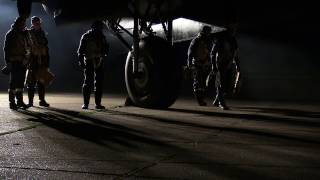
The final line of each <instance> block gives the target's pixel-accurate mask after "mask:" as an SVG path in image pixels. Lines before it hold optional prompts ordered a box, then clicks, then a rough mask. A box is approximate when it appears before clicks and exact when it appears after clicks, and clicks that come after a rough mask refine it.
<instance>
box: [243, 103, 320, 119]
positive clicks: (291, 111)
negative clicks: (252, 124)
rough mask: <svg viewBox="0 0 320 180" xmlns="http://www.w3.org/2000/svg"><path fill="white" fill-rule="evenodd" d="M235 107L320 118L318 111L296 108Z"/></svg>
mask: <svg viewBox="0 0 320 180" xmlns="http://www.w3.org/2000/svg"><path fill="white" fill-rule="evenodd" d="M237 109H239V110H246V111H256V112H261V113H276V114H280V115H285V116H292V117H302V118H320V112H314V111H303V110H297V109H287V108H268V107H252V106H245V107H237Z"/></svg>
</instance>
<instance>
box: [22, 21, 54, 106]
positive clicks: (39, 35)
mask: <svg viewBox="0 0 320 180" xmlns="http://www.w3.org/2000/svg"><path fill="white" fill-rule="evenodd" d="M28 32H29V34H28V35H29V38H30V41H31V44H32V51H31V58H30V62H29V65H28V73H27V77H26V85H27V89H28V98H29V103H28V106H29V107H31V106H33V98H34V93H35V89H36V86H37V90H38V95H39V106H43V107H49V106H50V105H49V104H48V103H47V102H46V100H45V85H44V84H43V83H42V82H40V80H39V79H40V78H41V77H39V76H41V73H40V71H42V70H46V69H48V68H49V48H48V39H47V37H46V34H45V32H44V31H43V30H42V28H41V19H40V18H39V17H37V16H33V17H32V18H31V28H30V30H29V31H28Z"/></svg>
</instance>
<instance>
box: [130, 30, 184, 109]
mask: <svg viewBox="0 0 320 180" xmlns="http://www.w3.org/2000/svg"><path fill="white" fill-rule="evenodd" d="M132 59H133V53H131V52H129V54H128V57H127V61H126V66H125V81H126V88H127V92H128V95H129V97H130V99H131V100H132V102H133V103H134V104H135V105H137V106H140V107H145V108H160V109H162V108H168V107H169V106H171V105H172V104H173V103H174V102H175V100H176V99H177V97H178V94H179V90H180V84H181V80H182V71H181V70H182V69H181V67H180V66H179V63H178V61H177V59H176V58H175V56H174V51H173V49H172V46H171V45H170V44H169V43H168V42H167V41H166V40H164V39H162V38H160V37H157V36H150V37H146V38H144V39H142V40H140V43H139V73H138V75H134V74H133V73H132V69H133V63H132Z"/></svg>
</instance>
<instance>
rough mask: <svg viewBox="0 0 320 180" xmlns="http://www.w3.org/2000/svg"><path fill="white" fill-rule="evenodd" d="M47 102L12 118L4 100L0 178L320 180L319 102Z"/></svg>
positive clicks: (74, 98)
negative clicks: (147, 105)
mask: <svg viewBox="0 0 320 180" xmlns="http://www.w3.org/2000/svg"><path fill="white" fill-rule="evenodd" d="M47 100H48V102H49V103H51V107H50V108H39V107H33V108H30V109H29V110H27V111H22V110H19V111H11V110H9V108H8V100H7V94H0V147H1V148H0V179H77V180H79V179H197V180H198V179H308V180H309V179H315V180H316V179H320V108H319V107H320V105H319V104H316V103H313V104H299V103H290V104H289V103H280V102H274V103H272V102H268V103H267V102H243V101H231V102H229V105H230V106H231V108H232V109H231V110H229V111H222V110H220V109H218V108H216V107H213V106H208V107H199V106H197V104H196V103H195V101H194V100H193V99H179V100H178V101H177V102H176V103H175V104H174V105H173V106H172V107H171V108H169V109H167V110H151V109H143V108H137V107H123V106H122V104H123V103H124V96H112V95H105V98H104V99H103V104H104V105H106V107H107V109H106V110H103V111H95V110H86V111H83V110H81V109H80V106H81V103H82V99H81V95H80V94H49V95H48V97H47ZM92 102H93V99H92ZM35 105H37V103H35ZM91 107H94V106H93V105H91Z"/></svg>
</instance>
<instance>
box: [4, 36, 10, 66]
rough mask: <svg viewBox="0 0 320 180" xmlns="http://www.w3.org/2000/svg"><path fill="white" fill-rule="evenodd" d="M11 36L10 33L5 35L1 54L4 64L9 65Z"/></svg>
mask: <svg viewBox="0 0 320 180" xmlns="http://www.w3.org/2000/svg"><path fill="white" fill-rule="evenodd" d="M11 34H12V33H11V32H9V33H7V34H6V36H5V39H4V47H3V53H4V60H5V63H6V64H8V63H10V60H9V50H10V48H11V43H12V35H11Z"/></svg>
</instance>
